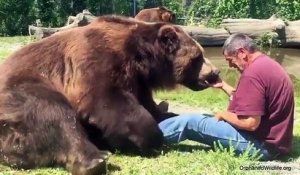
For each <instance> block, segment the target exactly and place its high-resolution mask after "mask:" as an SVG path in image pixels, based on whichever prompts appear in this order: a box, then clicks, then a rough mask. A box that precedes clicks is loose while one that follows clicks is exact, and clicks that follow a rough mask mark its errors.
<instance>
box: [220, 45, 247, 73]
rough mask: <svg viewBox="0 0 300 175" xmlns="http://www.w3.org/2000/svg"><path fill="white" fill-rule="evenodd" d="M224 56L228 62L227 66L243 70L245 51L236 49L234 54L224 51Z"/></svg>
mask: <svg viewBox="0 0 300 175" xmlns="http://www.w3.org/2000/svg"><path fill="white" fill-rule="evenodd" d="M224 57H225V59H226V61H227V62H228V64H229V67H233V68H236V69H237V70H238V71H239V72H243V71H244V69H245V65H246V62H245V60H244V59H245V58H246V53H245V52H244V50H243V49H238V50H237V51H236V52H235V53H234V54H231V55H230V54H228V53H227V52H226V51H225V52H224Z"/></svg>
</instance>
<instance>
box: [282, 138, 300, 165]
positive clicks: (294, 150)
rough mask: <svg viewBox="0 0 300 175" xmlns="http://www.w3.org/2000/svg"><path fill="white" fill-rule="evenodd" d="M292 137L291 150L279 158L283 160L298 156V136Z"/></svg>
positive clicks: (299, 144) (286, 160)
mask: <svg viewBox="0 0 300 175" xmlns="http://www.w3.org/2000/svg"><path fill="white" fill-rule="evenodd" d="M293 139H294V141H293V150H292V152H291V154H289V155H287V156H283V157H281V158H280V160H281V161H283V162H289V161H293V160H295V159H298V158H299V157H300V136H294V137H293Z"/></svg>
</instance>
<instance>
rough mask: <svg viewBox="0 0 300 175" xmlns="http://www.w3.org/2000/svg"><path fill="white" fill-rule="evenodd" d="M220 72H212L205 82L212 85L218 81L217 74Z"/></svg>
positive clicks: (216, 70)
mask: <svg viewBox="0 0 300 175" xmlns="http://www.w3.org/2000/svg"><path fill="white" fill-rule="evenodd" d="M220 72H221V71H220V70H218V69H215V70H213V71H212V72H211V73H210V74H209V75H208V76H207V78H206V81H208V82H209V83H211V84H213V83H215V82H217V81H218V79H219V74H220Z"/></svg>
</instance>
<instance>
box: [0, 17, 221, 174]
mask: <svg viewBox="0 0 300 175" xmlns="http://www.w3.org/2000/svg"><path fill="white" fill-rule="evenodd" d="M217 77H218V76H217V71H216V69H215V68H214V67H213V66H212V65H211V64H210V63H209V61H208V60H207V59H206V58H205V57H204V56H203V50H202V48H201V46H200V45H199V44H197V43H196V42H195V41H194V40H193V39H192V38H191V37H189V36H188V35H187V34H186V33H185V32H184V31H183V30H182V29H181V28H179V27H177V26H172V25H170V24H167V23H144V22H141V21H138V20H134V19H127V18H123V17H114V16H105V17H100V18H98V19H97V20H95V21H94V22H93V23H91V24H89V25H87V26H84V27H78V28H74V29H70V30H68V31H63V32H59V33H56V34H54V35H52V36H50V37H48V38H45V39H43V40H40V41H38V42H35V43H32V44H30V45H27V46H25V47H23V48H22V49H20V50H18V51H17V52H15V53H14V54H13V55H11V56H10V57H9V58H8V59H6V61H5V62H4V63H3V64H1V66H0V126H1V127H0V162H1V163H5V164H8V165H11V166H15V167H18V168H33V167H40V166H54V165H59V166H64V167H66V168H67V169H68V170H69V171H71V172H72V174H80V175H96V174H99V173H102V172H105V167H106V166H105V160H106V158H107V156H108V155H109V152H107V151H100V150H99V149H98V148H101V147H102V146H108V147H109V148H110V149H120V150H139V151H148V150H151V149H154V148H159V147H160V146H161V145H162V142H163V137H162V133H161V131H160V130H159V128H158V125H157V122H159V121H161V120H163V119H165V118H167V117H170V115H169V114H168V113H161V111H160V110H159V109H158V108H157V105H156V104H155V102H154V101H153V98H152V90H154V89H159V88H168V89H172V88H173V87H174V86H175V84H176V83H181V84H183V85H185V86H187V87H189V88H191V89H193V90H202V89H205V88H207V87H208V85H207V81H210V82H211V81H215V80H216V79H217ZM96 146H97V147H98V148H97V147H96Z"/></svg>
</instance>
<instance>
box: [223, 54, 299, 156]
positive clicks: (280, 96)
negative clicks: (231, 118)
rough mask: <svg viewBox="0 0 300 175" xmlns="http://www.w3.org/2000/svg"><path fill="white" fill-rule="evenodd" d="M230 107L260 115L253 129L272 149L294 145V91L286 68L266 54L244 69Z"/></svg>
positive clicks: (238, 111)
mask: <svg viewBox="0 0 300 175" xmlns="http://www.w3.org/2000/svg"><path fill="white" fill-rule="evenodd" d="M228 110H229V111H230V112H233V113H235V114H237V115H238V116H243V115H246V116H249V115H257V116H261V123H260V125H259V127H258V128H257V129H256V130H255V131H253V132H250V133H251V134H253V135H254V136H255V138H257V139H258V140H261V141H264V142H265V143H266V145H267V147H268V148H269V149H272V150H274V151H279V152H280V153H283V154H285V153H288V152H290V150H291V147H292V138H293V123H294V92H293V85H292V82H291V80H290V78H289V76H288V74H287V73H286V71H285V70H284V69H283V68H282V67H281V66H280V65H279V64H278V63H277V62H276V61H274V60H272V59H271V58H270V57H268V56H267V55H260V56H259V57H257V58H256V59H255V60H254V62H252V64H250V65H249V67H248V68H246V69H245V70H244V72H243V73H242V75H241V77H240V80H239V83H238V85H237V88H236V92H235V93H234V94H233V96H232V99H231V101H230V104H229V107H228Z"/></svg>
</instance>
